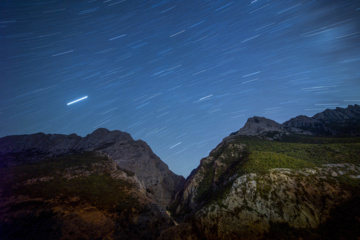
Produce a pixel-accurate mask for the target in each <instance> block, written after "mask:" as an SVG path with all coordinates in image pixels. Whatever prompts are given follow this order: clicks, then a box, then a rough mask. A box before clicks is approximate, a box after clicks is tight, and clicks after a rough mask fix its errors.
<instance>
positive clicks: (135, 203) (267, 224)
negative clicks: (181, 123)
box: [0, 105, 360, 240]
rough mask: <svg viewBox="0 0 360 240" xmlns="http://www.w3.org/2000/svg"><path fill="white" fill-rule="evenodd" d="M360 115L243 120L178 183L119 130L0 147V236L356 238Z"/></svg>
mask: <svg viewBox="0 0 360 240" xmlns="http://www.w3.org/2000/svg"><path fill="white" fill-rule="evenodd" d="M359 156H360V106H359V105H353V106H348V107H347V108H336V109H334V110H326V111H324V112H322V113H318V114H316V115H315V116H313V117H307V116H298V117H295V118H293V119H291V120H289V121H287V122H285V123H283V124H278V123H276V122H274V121H272V120H270V119H266V118H263V117H252V118H249V119H248V121H247V123H246V124H245V126H244V127H243V128H241V129H240V130H239V131H237V132H234V133H232V134H230V136H228V137H226V138H224V139H223V141H222V142H221V143H220V144H219V145H218V146H217V147H216V148H215V149H214V150H212V151H211V153H210V154H209V156H208V157H206V158H203V159H201V161H200V165H199V166H198V167H197V168H196V169H194V170H193V171H192V173H191V174H190V176H188V177H187V179H186V180H185V179H184V178H183V177H181V176H178V175H176V174H174V173H173V172H171V171H170V170H169V168H168V166H167V165H166V164H165V163H163V162H162V161H161V160H160V159H159V158H158V157H157V156H156V155H155V154H154V153H153V152H152V150H151V149H150V147H149V146H148V145H147V144H146V143H145V142H143V141H141V140H138V141H134V140H133V139H132V138H131V136H130V135H129V134H127V133H124V132H121V131H108V130H106V129H98V130H96V131H94V132H93V133H91V134H89V135H87V136H86V137H80V136H77V135H76V134H72V135H61V134H43V133H37V134H31V135H18V136H7V137H4V138H1V139H0V176H1V177H0V196H1V198H0V238H1V239H9V240H10V239H209V240H210V239H358V238H359V237H360V230H359V229H360V207H359V202H360V158H359Z"/></svg>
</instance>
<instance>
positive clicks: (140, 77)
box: [0, 0, 360, 176]
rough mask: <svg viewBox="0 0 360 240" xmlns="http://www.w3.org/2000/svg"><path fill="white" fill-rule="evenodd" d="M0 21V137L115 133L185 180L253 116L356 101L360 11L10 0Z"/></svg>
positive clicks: (334, 4) (308, 111)
mask: <svg viewBox="0 0 360 240" xmlns="http://www.w3.org/2000/svg"><path fill="white" fill-rule="evenodd" d="M0 16H1V17H0V46H1V47H0V72H1V76H0V124H1V125H0V126H1V128H0V136H6V135H13V134H28V133H35V132H45V133H64V134H70V133H76V134H78V135H81V136H85V135H86V134H89V133H91V132H93V131H94V130H95V129H97V128H99V127H104V128H108V129H110V130H115V129H118V130H121V131H125V132H128V133H130V134H131V135H132V137H133V138H134V139H142V140H145V141H146V142H147V143H148V144H149V145H150V147H151V148H152V149H153V151H154V152H155V153H156V154H157V155H158V156H159V157H160V158H161V159H162V160H163V161H164V162H165V163H167V164H168V165H169V167H170V169H171V170H172V171H174V172H175V173H177V174H182V175H184V176H187V175H188V174H189V173H190V171H191V170H192V169H193V168H195V167H197V166H198V164H199V161H200V159H201V158H203V157H206V156H207V155H208V153H209V151H211V150H212V149H213V148H214V147H215V146H216V145H217V144H218V143H220V141H221V140H222V139H223V138H224V137H226V136H228V135H229V134H230V133H231V132H234V131H237V130H238V129H240V128H241V127H242V126H243V125H244V123H245V122H246V120H247V118H249V117H252V116H255V115H257V116H264V117H267V118H271V119H273V120H275V121H277V122H279V123H282V122H284V121H286V120H288V119H289V118H291V117H295V116H296V115H300V114H303V115H308V116H312V115H314V114H315V113H317V112H320V111H323V110H325V109H326V108H335V107H345V106H347V105H349V104H359V103H360V94H359V92H360V72H359V70H358V69H359V67H358V66H360V2H359V1H329V0H327V1H325V0H324V1H291V0H286V1H285V0H280V1H270V0H252V1H226V0H222V1H220V0H219V1H211V0H204V1H200V0H196V1H180V0H179V1H171V0H163V1H154V0H150V1H138V0H131V1H130V0H106V1H94V0H91V1H55V0H52V1H43V0H38V1H24V0H23V1H20V0H11V1H10V0H4V1H1V3H0ZM84 96H88V97H87V98H86V99H83V100H82V101H79V102H76V103H74V104H71V105H67V103H69V102H71V101H74V100H77V99H79V98H82V97H84Z"/></svg>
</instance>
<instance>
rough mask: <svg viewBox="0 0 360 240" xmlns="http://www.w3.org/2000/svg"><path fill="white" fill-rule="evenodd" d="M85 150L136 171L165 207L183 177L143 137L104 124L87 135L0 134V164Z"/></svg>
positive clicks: (138, 176)
mask: <svg viewBox="0 0 360 240" xmlns="http://www.w3.org/2000/svg"><path fill="white" fill-rule="evenodd" d="M85 151H98V152H101V153H104V154H106V155H107V156H108V157H110V158H111V159H113V160H114V161H115V162H116V163H117V164H118V165H119V166H120V167H121V168H123V169H125V170H128V171H131V172H133V173H135V175H136V176H137V178H138V179H139V180H140V182H141V183H142V184H143V186H144V187H145V188H146V189H147V190H148V192H149V193H150V194H153V195H154V197H155V198H156V199H157V201H158V202H159V203H160V204H161V205H162V206H164V207H165V206H167V204H168V203H169V201H170V199H171V197H172V195H173V194H174V193H175V192H176V191H177V190H178V188H179V187H181V184H182V183H183V181H184V178H183V177H181V176H178V175H176V174H174V173H173V172H171V171H170V170H169V168H168V166H167V165H166V164H165V163H164V162H162V161H161V160H160V158H159V157H157V156H156V155H155V154H154V153H153V152H152V150H151V148H150V147H149V146H148V145H147V144H146V143H145V142H144V141H141V140H138V141H134V140H133V139H132V138H131V136H130V135H129V134H128V133H125V132H121V131H117V130H116V131H109V130H107V129H104V128H100V129H97V130H95V131H94V132H93V133H91V134H89V135H87V136H86V137H80V136H77V135H76V134H71V135H62V134H44V133H37V134H31V135H19V136H8V137H4V138H1V139H0V157H1V160H2V161H1V162H0V165H3V166H5V165H16V164H21V163H23V162H22V161H23V159H26V161H29V160H31V161H39V160H42V159H45V158H49V157H53V156H58V155H65V154H69V153H76V152H85Z"/></svg>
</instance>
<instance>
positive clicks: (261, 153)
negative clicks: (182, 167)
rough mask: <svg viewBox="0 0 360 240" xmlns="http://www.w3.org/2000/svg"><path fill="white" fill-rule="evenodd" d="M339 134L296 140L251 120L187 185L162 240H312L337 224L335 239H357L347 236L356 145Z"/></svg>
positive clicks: (357, 186)
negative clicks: (340, 224)
mask: <svg viewBox="0 0 360 240" xmlns="http://www.w3.org/2000/svg"><path fill="white" fill-rule="evenodd" d="M349 108H351V107H349ZM299 119H301V118H299ZM299 119H298V120H299ZM347 122H350V123H351V124H350V125H351V126H353V125H352V124H355V123H356V120H353V119H351V118H349V119H348V120H347ZM356 124H358V125H359V124H360V122H357V123H356ZM336 127H337V125H335V126H333V129H335V128H336ZM343 127H345V124H344V125H342V129H345V128H343ZM338 133H339V135H340V136H341V137H335V136H331V137H325V136H323V135H322V133H320V134H319V136H313V135H315V131H314V132H311V135H299V134H295V133H294V132H293V131H289V130H288V129H286V128H285V127H284V126H283V125H280V124H277V123H275V122H273V121H272V120H268V119H265V118H260V117H253V118H250V119H249V121H248V122H247V123H246V124H245V126H244V127H243V128H242V129H240V130H239V131H238V132H236V133H233V134H231V135H230V136H229V137H227V138H225V139H224V140H223V141H222V142H221V143H220V144H219V145H218V146H217V147H216V148H215V149H214V150H213V151H211V153H210V154H209V156H208V157H206V158H204V159H202V160H201V162H200V165H199V167H198V168H196V169H195V170H194V171H193V172H192V173H191V174H190V176H189V177H188V178H187V180H186V183H185V185H184V188H183V189H182V190H181V191H180V192H179V193H178V194H177V195H176V197H175V199H174V200H173V202H172V204H171V205H170V208H169V209H170V211H171V212H172V215H173V216H174V217H176V218H178V220H179V221H183V223H181V224H179V225H178V226H175V227H172V228H170V229H168V230H166V231H164V232H163V233H162V235H161V239H181V237H179V236H180V235H181V236H189V238H187V239H262V238H266V239H268V238H274V239H279V238H284V237H285V238H287V239H299V238H305V239H312V238H313V239H317V238H319V235H323V234H324V231H325V232H331V231H332V228H331V225H332V224H334V223H338V222H341V221H342V219H347V221H348V222H347V226H344V227H343V229H340V230H339V231H343V234H348V235H349V238H347V239H356V238H358V237H360V233H359V232H358V231H353V229H357V228H358V227H360V221H359V220H358V216H359V214H360V209H359V208H357V207H356V206H355V205H354V202H357V201H358V200H359V199H360V158H359V156H360V137H344V133H345V132H344V131H342V132H341V133H340V132H338ZM348 133H349V132H348ZM354 133H355V132H354V131H353V132H351V133H350V134H349V135H354ZM348 208H352V210H350V211H346V212H344V213H343V214H341V213H340V214H339V211H340V209H348ZM282 231H283V232H282ZM170 236H172V237H170ZM330 236H339V235H336V234H334V235H331V234H330ZM185 239H186V238H185ZM330 239H331V238H330ZM335 239H338V238H336V237H335Z"/></svg>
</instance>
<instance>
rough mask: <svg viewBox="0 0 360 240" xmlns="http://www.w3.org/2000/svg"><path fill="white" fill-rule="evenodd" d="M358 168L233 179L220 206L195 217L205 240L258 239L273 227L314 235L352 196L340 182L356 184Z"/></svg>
mask: <svg viewBox="0 0 360 240" xmlns="http://www.w3.org/2000/svg"><path fill="white" fill-rule="evenodd" d="M359 174H360V167H359V166H356V165H349V164H337V165H324V166H323V167H321V168H316V169H303V170H291V169H272V170H269V171H268V172H266V173H262V174H247V175H243V176H241V177H239V178H237V179H236V180H235V181H234V183H233V185H232V187H231V189H230V192H229V193H228V194H227V195H226V196H225V198H223V199H222V200H221V202H217V203H214V204H210V205H209V206H207V207H205V208H203V209H201V210H200V211H199V212H197V213H196V216H195V218H196V222H197V223H198V224H197V225H198V226H197V227H198V228H199V229H202V232H204V235H205V237H206V239H209V240H210V239H263V238H264V234H265V233H266V232H269V231H271V230H272V229H271V228H272V226H273V225H276V224H281V223H286V224H288V225H287V226H288V227H289V228H294V229H316V228H318V227H319V226H320V224H323V223H325V222H326V221H327V220H328V219H329V218H330V217H331V210H332V209H334V208H335V207H337V206H340V205H342V204H343V203H344V202H345V201H346V200H347V199H349V198H350V197H351V196H352V194H353V193H351V192H350V191H349V189H346V188H345V189H344V188H343V187H342V186H341V180H342V176H345V175H350V176H351V177H350V178H353V179H356V178H357V176H358V175H359Z"/></svg>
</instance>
